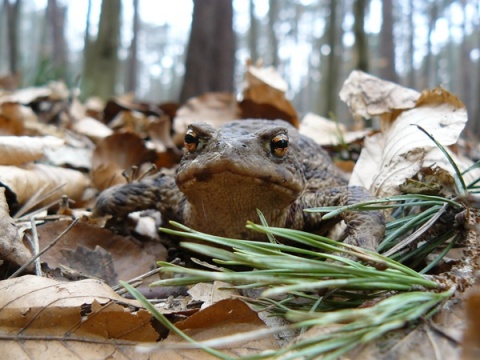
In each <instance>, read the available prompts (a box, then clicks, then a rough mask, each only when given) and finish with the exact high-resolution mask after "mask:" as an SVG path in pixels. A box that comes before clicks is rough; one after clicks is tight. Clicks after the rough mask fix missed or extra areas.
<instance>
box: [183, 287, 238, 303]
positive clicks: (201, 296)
mask: <svg viewBox="0 0 480 360" xmlns="http://www.w3.org/2000/svg"><path fill="white" fill-rule="evenodd" d="M231 286H232V285H231V284H229V283H226V282H223V281H214V282H213V283H198V284H196V285H194V286H193V287H192V288H191V289H189V290H188V293H189V294H190V296H191V297H192V300H200V301H203V304H202V307H201V308H202V309H205V308H206V307H208V306H211V305H213V304H215V303H216V302H218V301H220V300H225V299H230V298H232V297H234V296H240V292H239V291H238V290H237V289H232V288H231Z"/></svg>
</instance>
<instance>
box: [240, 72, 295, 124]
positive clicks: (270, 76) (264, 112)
mask: <svg viewBox="0 0 480 360" xmlns="http://www.w3.org/2000/svg"><path fill="white" fill-rule="evenodd" d="M287 90H288V87H287V83H286V82H285V80H283V79H282V77H281V76H280V75H279V74H278V72H277V71H276V70H275V68H273V67H261V66H256V65H253V64H251V63H247V72H246V74H245V83H244V87H243V100H242V101H241V102H240V108H241V109H242V118H244V119H246V118H262V119H271V120H275V119H283V120H286V121H288V122H290V123H291V124H292V125H293V126H295V127H297V128H298V126H299V121H298V118H297V112H296V111H295V108H294V107H293V105H292V104H291V103H290V101H288V100H287V98H286V97H285V93H286V91H287Z"/></svg>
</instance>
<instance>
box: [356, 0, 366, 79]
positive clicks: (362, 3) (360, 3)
mask: <svg viewBox="0 0 480 360" xmlns="http://www.w3.org/2000/svg"><path fill="white" fill-rule="evenodd" d="M367 5H368V0H355V2H354V4H353V6H354V8H353V11H354V16H355V23H354V33H355V51H356V53H357V65H356V68H357V69H358V70H361V71H365V72H368V39H367V34H366V33H365V25H364V23H365V9H366V7H367Z"/></svg>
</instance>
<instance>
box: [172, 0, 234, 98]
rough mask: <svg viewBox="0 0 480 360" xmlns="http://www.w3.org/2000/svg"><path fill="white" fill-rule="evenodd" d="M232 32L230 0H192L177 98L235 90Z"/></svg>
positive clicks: (231, 6)
mask: <svg viewBox="0 0 480 360" xmlns="http://www.w3.org/2000/svg"><path fill="white" fill-rule="evenodd" d="M234 66H235V34H234V31H233V5H232V1H231V0H228V1H227V0H194V2H193V18H192V28H191V33H190V40H189V43H188V49H187V59H186V66H185V78H184V83H183V88H182V91H181V95H180V101H181V102H185V101H186V100H187V99H189V98H191V97H193V96H197V95H201V94H203V93H205V92H209V91H229V92H232V91H233V89H234V85H233V81H234Z"/></svg>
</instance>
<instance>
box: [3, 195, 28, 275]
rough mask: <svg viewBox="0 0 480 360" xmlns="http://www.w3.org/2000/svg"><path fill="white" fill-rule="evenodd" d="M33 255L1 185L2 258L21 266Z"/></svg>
mask: <svg viewBox="0 0 480 360" xmlns="http://www.w3.org/2000/svg"><path fill="white" fill-rule="evenodd" d="M31 257H32V254H31V253H30V251H28V249H27V248H26V247H25V246H24V245H23V243H22V241H21V237H20V234H19V232H18V229H17V227H16V226H15V224H14V222H13V219H12V218H11V217H10V214H9V210H8V204H7V200H6V199H5V188H2V187H0V260H4V261H7V262H9V263H11V264H12V265H13V266H15V267H20V266H22V265H23V264H25V263H26V262H27V261H28V260H30V258H31Z"/></svg>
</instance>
